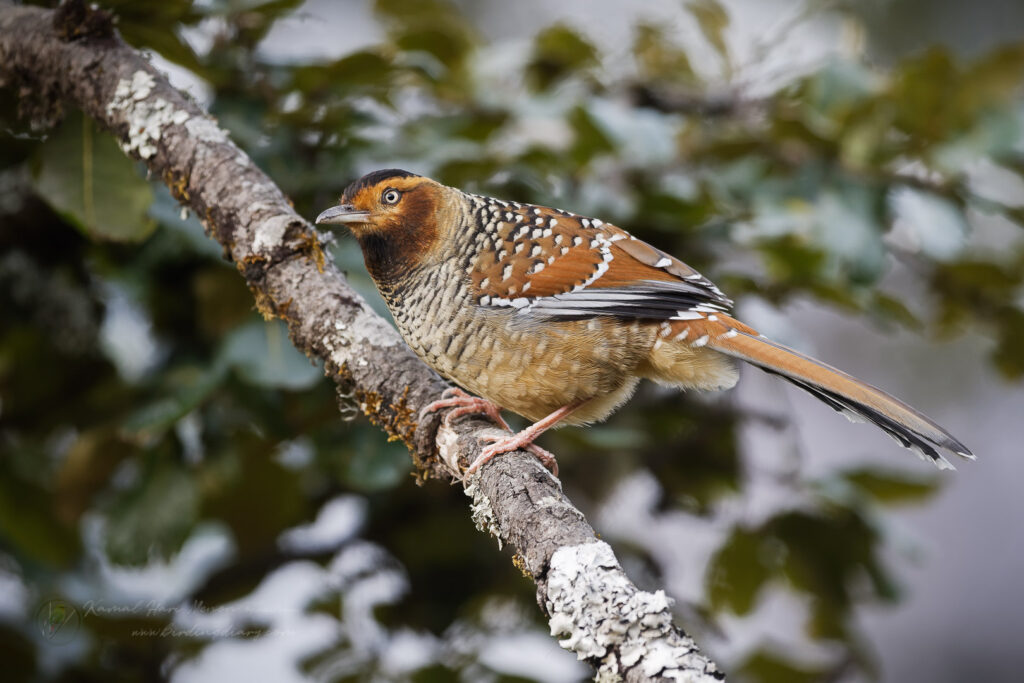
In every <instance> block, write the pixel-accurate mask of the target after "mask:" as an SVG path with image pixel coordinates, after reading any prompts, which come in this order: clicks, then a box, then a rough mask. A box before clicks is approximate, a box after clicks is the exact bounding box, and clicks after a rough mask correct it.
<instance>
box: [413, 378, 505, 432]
mask: <svg viewBox="0 0 1024 683" xmlns="http://www.w3.org/2000/svg"><path fill="white" fill-rule="evenodd" d="M442 408H455V410H453V411H451V412H449V413H448V414H447V415H445V416H444V420H443V423H444V426H445V427H448V428H451V426H452V420H454V419H455V418H457V417H461V416H463V415H469V414H470V413H483V414H484V415H486V416H487V417H489V418H491V419H492V420H494V421H495V422H497V423H498V424H499V425H501V427H502V428H503V429H508V430H509V431H511V427H509V426H508V423H507V422H505V420H504V418H502V417H501V407H500V406H498V405H497V404H496V403H493V402H492V401H488V400H487V399H485V398H479V397H477V396H472V395H470V394H467V393H466V392H465V391H463V390H462V389H459V388H458V387H449V388H448V389H445V390H444V393H443V394H441V400H440V401H434V402H433V403H431V404H429V405H427V406H426V407H424V408H423V410H421V411H420V421H421V422H422V421H423V417H424V416H425V415H426V414H427V413H432V412H434V411H436V410H441V409H442Z"/></svg>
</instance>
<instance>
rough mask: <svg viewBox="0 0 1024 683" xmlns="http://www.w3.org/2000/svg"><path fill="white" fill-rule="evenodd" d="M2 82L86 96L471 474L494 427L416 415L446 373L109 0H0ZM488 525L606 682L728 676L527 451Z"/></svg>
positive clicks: (501, 468)
mask: <svg viewBox="0 0 1024 683" xmlns="http://www.w3.org/2000/svg"><path fill="white" fill-rule="evenodd" d="M0 86H6V87H13V88H16V89H17V90H18V92H19V95H20V96H21V101H22V108H23V112H24V113H25V114H26V115H27V116H30V117H31V118H32V120H33V121H34V122H42V123H43V124H46V123H49V122H52V121H53V120H55V119H57V118H59V116H60V112H61V107H62V106H63V104H64V103H70V104H72V105H74V106H77V107H79V108H81V109H82V110H83V111H84V112H85V113H86V114H87V115H89V116H91V117H92V118H93V119H95V120H96V121H97V122H98V123H99V124H100V125H101V126H102V127H103V128H105V129H106V130H108V131H110V132H111V133H113V134H114V135H115V136H116V138H117V140H118V141H119V143H120V144H121V147H122V148H123V149H124V151H125V152H126V153H127V154H128V155H130V156H132V157H133V158H136V159H141V160H142V161H143V162H145V163H146V165H147V166H148V168H149V169H150V171H151V172H152V173H153V175H154V176H156V177H159V178H161V179H162V180H163V181H164V182H165V183H166V184H167V186H168V187H169V188H170V189H171V192H172V193H173V194H174V196H175V197H176V198H177V199H178V200H179V201H180V202H181V203H182V204H183V205H185V206H187V207H189V208H190V209H191V210H192V211H194V212H195V213H196V214H197V215H198V216H199V218H200V220H201V221H202V223H203V226H204V227H205V229H206V232H207V234H208V235H209V236H210V237H211V238H213V239H215V240H217V242H218V243H220V244H221V246H222V247H223V249H224V256H225V258H227V259H229V260H230V261H232V262H233V263H234V264H235V266H236V267H237V269H238V271H239V273H240V274H241V276H242V277H243V278H245V281H246V283H247V284H248V286H249V288H250V289H251V291H252V293H253V295H254V297H255V299H256V305H257V307H258V308H259V310H260V311H261V312H262V313H263V314H264V316H266V317H268V318H269V317H272V316H276V317H279V318H281V319H283V320H284V321H286V323H287V325H288V329H289V333H290V336H291V339H292V342H293V343H294V344H295V346H296V347H297V348H298V349H300V350H301V351H303V352H304V353H305V354H306V355H307V356H308V357H310V358H312V359H319V360H322V361H323V364H324V369H325V374H326V375H327V376H328V377H330V378H331V380H332V381H334V382H335V383H336V384H337V386H338V390H339V392H340V393H342V394H344V395H346V396H354V397H355V398H356V400H357V401H358V402H359V406H360V408H361V409H362V411H363V412H364V413H365V414H366V416H367V417H368V418H369V419H370V420H371V421H372V422H374V423H375V424H378V425H379V426H380V427H381V428H382V429H383V430H384V431H385V432H386V433H387V434H388V436H389V437H392V438H399V439H402V440H403V441H404V442H405V443H406V444H407V445H408V446H409V449H410V452H411V453H412V457H413V460H414V462H415V465H416V468H417V470H418V472H419V473H420V475H421V477H422V478H423V479H427V478H438V479H444V480H448V479H450V478H451V477H453V476H455V477H458V476H459V475H458V472H459V467H458V463H459V462H462V463H467V462H471V461H472V460H473V459H475V458H476V456H477V455H478V454H479V451H480V448H481V446H482V445H486V442H483V441H482V440H481V437H483V436H484V435H486V434H487V433H488V432H490V431H493V430H494V429H495V427H494V425H492V424H490V423H488V422H487V421H485V420H483V419H476V418H465V419H461V420H459V421H458V422H457V423H456V424H455V426H454V428H452V429H449V428H446V427H440V428H439V424H440V416H439V415H432V416H430V417H429V418H427V419H426V420H424V421H422V422H418V421H417V415H418V413H419V411H420V409H421V408H422V407H423V406H425V405H426V404H427V403H429V402H430V401H433V400H436V399H437V398H439V396H440V394H441V392H442V391H443V390H444V389H445V388H446V386H447V385H446V384H445V383H444V382H443V381H442V380H441V379H440V378H439V377H438V376H437V375H436V374H435V373H434V372H433V371H432V370H430V369H429V368H428V367H427V366H426V365H424V364H423V363H422V362H421V361H420V360H419V359H417V358H416V357H415V356H414V355H413V354H412V352H411V351H410V350H409V349H408V347H406V346H405V344H404V343H403V342H402V340H401V339H400V338H399V336H398V334H397V333H396V332H395V331H394V329H393V328H391V327H390V326H389V325H388V324H387V323H386V322H385V321H384V320H382V319H381V318H379V317H378V316H377V315H375V314H374V313H373V312H372V311H371V310H370V308H369V307H368V306H367V305H366V303H365V301H363V299H362V298H361V297H360V296H359V295H358V294H356V293H355V291H353V290H352V289H351V288H350V287H349V285H348V284H347V283H346V281H345V279H344V277H343V276H342V275H341V273H340V272H339V271H338V269H337V268H336V267H335V265H334V264H333V263H332V262H331V261H330V260H328V259H327V258H325V255H324V252H323V250H322V247H321V245H322V242H321V238H320V236H319V235H318V233H317V232H316V230H315V229H314V228H313V227H312V226H311V225H310V224H309V223H308V222H307V221H306V220H305V219H303V218H302V217H300V216H298V215H297V214H296V213H295V212H294V210H293V209H292V207H291V205H290V204H289V202H288V199H287V198H286V197H285V196H284V195H283V194H282V193H281V191H280V190H279V189H278V188H277V186H276V185H275V184H274V183H273V182H272V181H271V180H270V179H269V178H268V177H267V176H266V175H265V174H263V172H262V171H260V170H259V169H258V168H256V166H255V165H254V164H253V163H252V162H251V161H250V159H249V157H248V156H247V155H246V154H245V152H243V151H242V150H240V149H239V148H238V147H236V146H235V145H234V143H232V142H231V140H230V139H229V136H228V134H227V133H226V132H225V131H224V130H223V129H221V128H220V126H219V125H218V124H217V122H216V120H214V119H213V118H212V117H211V116H210V115H209V114H207V113H206V112H204V111H203V110H201V109H200V107H199V106H198V105H197V104H196V103H195V102H193V101H192V100H191V99H189V98H188V97H187V96H186V95H184V94H183V93H181V92H179V91H177V90H176V89H174V88H172V87H171V86H170V85H169V84H168V82H167V80H166V79H165V78H164V76H163V75H162V74H160V73H159V72H158V71H157V70H156V69H154V68H153V66H152V65H151V64H150V63H149V62H148V61H147V60H146V59H145V58H144V57H143V56H141V55H140V54H139V53H138V52H136V51H135V50H133V49H132V48H130V47H128V46H126V45H125V44H124V43H123V42H122V41H121V39H120V38H119V36H118V35H117V34H116V31H115V30H114V29H113V26H112V23H111V21H110V17H109V16H108V15H106V14H105V13H104V12H101V11H96V10H94V9H89V8H87V7H86V5H85V4H84V3H82V2H69V3H65V4H64V5H62V6H61V7H60V8H59V9H58V10H55V11H49V10H43V9H38V8H34V7H21V6H15V5H11V4H10V3H7V2H3V1H2V0H0ZM463 484H464V488H465V491H466V493H467V495H468V496H469V497H470V498H471V499H472V503H471V510H472V515H473V519H474V520H475V521H476V523H477V525H478V527H479V528H481V529H482V530H485V531H487V532H489V533H491V534H492V535H494V536H495V537H496V538H497V539H498V542H499V545H501V544H503V543H504V544H508V545H510V546H511V547H512V548H514V549H515V551H516V563H517V566H519V567H520V568H521V569H522V570H523V571H524V572H527V573H529V575H530V576H532V577H533V579H534V580H535V581H536V584H537V598H538V602H539V604H540V605H541V607H542V609H544V610H545V612H546V613H547V614H548V616H549V620H550V624H551V631H552V635H555V636H558V637H559V638H560V641H559V642H560V644H561V645H562V646H563V647H565V648H566V649H568V650H571V651H574V652H576V653H577V655H578V656H579V658H580V659H585V660H587V661H589V662H590V663H591V664H593V665H594V666H595V668H596V669H597V672H598V673H597V676H598V678H599V679H601V680H618V679H625V680H687V681H713V680H721V679H722V678H723V676H722V674H721V673H719V672H718V670H717V668H716V666H715V664H714V663H713V662H711V661H710V660H708V659H707V658H706V657H705V656H704V655H703V654H702V653H701V652H700V651H699V649H698V648H697V646H696V645H695V644H694V642H693V640H692V639H691V638H690V637H689V636H687V635H686V634H685V633H683V632H682V630H680V629H678V628H677V627H676V626H674V625H673V623H672V617H671V611H670V608H669V602H668V600H667V598H666V597H665V595H664V593H663V592H661V591H658V592H657V593H653V594H652V593H646V592H643V591H640V590H639V589H638V588H637V587H636V586H635V585H633V584H632V583H631V582H630V581H629V579H628V578H627V577H626V575H625V574H624V573H623V571H622V569H621V567H620V566H619V564H618V561H617V560H616V559H615V556H614V554H613V552H612V550H611V548H610V547H609V546H608V545H607V544H605V543H602V542H600V541H598V540H597V537H596V535H595V533H594V530H593V529H592V528H591V526H590V525H589V524H588V523H587V521H586V519H585V518H584V517H583V514H582V513H581V512H579V511H578V510H577V509H576V508H575V507H574V506H573V505H572V503H571V502H570V501H569V500H568V499H567V498H566V497H565V496H564V495H563V494H562V491H561V486H560V484H559V482H558V481H557V479H555V478H554V477H552V476H551V475H550V474H549V473H548V472H547V471H546V470H545V469H544V468H543V467H541V466H540V464H539V463H538V462H537V461H536V460H535V459H534V458H533V456H531V455H530V454H528V453H526V452H521V451H520V452H516V453H511V454H508V455H506V456H502V457H499V458H496V459H494V460H493V461H492V462H491V463H489V464H488V465H485V466H484V467H482V468H481V470H480V472H479V473H478V474H477V475H474V476H472V477H470V478H468V480H466V481H464V482H463Z"/></svg>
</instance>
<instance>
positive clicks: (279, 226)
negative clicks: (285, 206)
mask: <svg viewBox="0 0 1024 683" xmlns="http://www.w3.org/2000/svg"><path fill="white" fill-rule="evenodd" d="M293 220H295V219H294V217H293V216H289V215H288V214H278V215H277V216H271V217H270V218H268V219H267V220H265V221H263V222H262V223H260V224H259V225H258V226H256V236H255V237H254V238H253V241H252V249H253V251H255V252H256V253H260V252H270V251H273V250H274V249H276V248H277V247H279V246H281V242H282V240H284V234H285V232H286V231H287V230H288V226H289V225H290V224H291V222H292V221H293Z"/></svg>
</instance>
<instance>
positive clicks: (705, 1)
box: [686, 0, 732, 74]
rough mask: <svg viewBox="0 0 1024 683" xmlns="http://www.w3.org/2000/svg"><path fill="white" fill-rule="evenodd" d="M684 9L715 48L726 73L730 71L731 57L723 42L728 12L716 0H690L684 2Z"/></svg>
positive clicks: (727, 25)
mask: <svg viewBox="0 0 1024 683" xmlns="http://www.w3.org/2000/svg"><path fill="white" fill-rule="evenodd" d="M686 9H687V10H688V11H689V12H690V14H692V15H693V18H694V19H696V20H697V25H698V26H699V27H700V30H701V33H703V34H704V39H705V40H707V41H708V43H710V44H711V47H713V48H715V52H717V53H718V56H719V57H721V58H722V63H723V64H724V65H725V70H726V73H727V74H728V73H730V72H731V71H732V59H731V58H730V57H729V48H728V46H727V45H726V43H725V29H726V28H728V27H729V13H728V12H727V11H726V9H725V7H723V6H722V4H721V3H720V2H718V0H690V2H688V3H686Z"/></svg>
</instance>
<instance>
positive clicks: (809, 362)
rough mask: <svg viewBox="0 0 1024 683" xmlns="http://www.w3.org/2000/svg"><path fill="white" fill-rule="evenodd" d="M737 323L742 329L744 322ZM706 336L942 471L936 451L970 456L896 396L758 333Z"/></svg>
mask: <svg viewBox="0 0 1024 683" xmlns="http://www.w3.org/2000/svg"><path fill="white" fill-rule="evenodd" d="M723 317H724V316H723ZM740 327H742V328H746V326H745V325H740ZM746 329H747V330H750V328H746ZM750 332H753V330H750ZM709 336H710V338H709V339H708V343H707V345H708V347H710V348H712V349H714V350H716V351H718V352H720V353H724V354H726V355H728V356H732V357H734V358H739V359H740V360H744V361H746V362H748V363H750V364H752V365H756V366H757V367H759V368H761V369H762V370H765V371H767V372H770V373H772V374H776V375H780V376H781V377H783V378H785V379H787V380H789V381H790V382H792V383H793V384H795V385H797V386H798V387H800V388H801V389H804V390H805V391H808V392H810V393H811V394H813V395H814V396H815V397H817V398H818V399H820V400H822V401H824V402H825V403H827V404H828V405H829V406H830V407H832V408H833V409H834V410H837V411H839V412H841V413H843V414H844V415H846V416H847V417H848V418H850V419H852V420H855V421H858V422H860V421H864V420H866V421H868V422H871V423H872V424H875V425H877V426H878V427H879V428H881V429H883V430H884V431H885V432H886V433H887V434H889V436H891V437H892V438H894V439H895V440H896V441H897V442H899V444H900V445H901V446H903V447H904V448H909V449H910V450H912V451H914V452H916V453H917V454H918V455H919V456H921V458H922V459H927V460H931V461H932V462H933V463H935V465H937V466H938V467H939V468H940V469H953V466H952V465H951V464H950V463H949V461H947V460H946V459H945V458H944V457H942V454H941V453H940V452H939V450H938V449H945V450H948V451H950V452H952V453H955V454H957V455H959V456H962V457H964V458H967V459H969V460H974V455H973V454H972V453H971V452H970V451H969V450H968V449H967V447H966V446H964V445H963V444H962V443H960V442H959V441H958V440H957V439H956V438H954V437H953V435H951V434H950V433H949V432H947V431H946V430H945V429H943V428H942V427H940V426H939V425H937V424H936V423H935V422H933V421H932V420H930V419H928V418H927V417H925V416H924V415H922V414H921V413H919V412H918V411H916V410H914V409H913V408H911V407H910V406H908V405H907V404H906V403H903V402H902V401H900V400H899V399H897V398H894V397H893V396H890V395H889V394H887V393H885V392H884V391H882V390H881V389H876V388H875V387H873V386H871V385H870V384H865V383H864V382H861V381H860V380H858V379H855V378H854V377H851V376H850V375H848V374H846V373H845V372H843V371H842V370H837V369H836V368H833V367H831V366H828V365H826V364H824V363H822V362H820V361H817V360H814V359H813V358H809V357H807V356H805V355H803V354H801V353H799V352H797V351H794V350H793V349H790V348H787V347H785V346H783V345H782V344H778V343H776V342H773V341H771V340H769V339H767V338H765V337H762V336H758V335H757V334H756V333H754V334H750V333H748V332H743V331H740V330H730V331H729V332H728V333H726V334H720V335H714V334H712V335H709Z"/></svg>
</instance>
